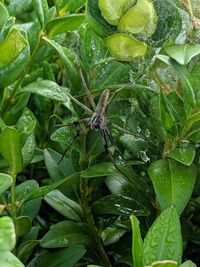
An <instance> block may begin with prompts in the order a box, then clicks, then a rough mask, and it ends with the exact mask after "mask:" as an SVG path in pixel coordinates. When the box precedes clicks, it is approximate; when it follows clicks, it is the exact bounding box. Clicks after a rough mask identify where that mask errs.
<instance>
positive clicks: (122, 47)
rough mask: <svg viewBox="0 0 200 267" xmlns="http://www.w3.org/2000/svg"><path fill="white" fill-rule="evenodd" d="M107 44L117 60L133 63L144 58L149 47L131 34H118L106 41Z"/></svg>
mask: <svg viewBox="0 0 200 267" xmlns="http://www.w3.org/2000/svg"><path fill="white" fill-rule="evenodd" d="M105 43H106V45H107V47H108V49H109V51H110V53H111V54H112V56H113V57H115V58H116V59H117V60H120V61H131V60H133V59H134V58H136V57H140V56H144V54H145V52H146V49H147V45H146V44H145V43H142V42H140V41H138V40H136V39H135V38H133V37H132V36H131V35H129V34H125V33H116V34H113V35H111V36H109V37H107V38H106V39H105Z"/></svg>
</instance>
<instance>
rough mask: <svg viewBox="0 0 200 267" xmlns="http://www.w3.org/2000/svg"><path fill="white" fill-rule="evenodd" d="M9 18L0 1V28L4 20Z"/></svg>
mask: <svg viewBox="0 0 200 267" xmlns="http://www.w3.org/2000/svg"><path fill="white" fill-rule="evenodd" d="M8 18H9V14H8V11H7V9H6V7H5V6H4V4H3V3H2V2H0V28H1V27H2V25H3V24H4V23H5V22H6V20H7V19H8Z"/></svg>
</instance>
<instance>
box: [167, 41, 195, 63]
mask: <svg viewBox="0 0 200 267" xmlns="http://www.w3.org/2000/svg"><path fill="white" fill-rule="evenodd" d="M165 52H166V53H167V55H168V56H170V57H171V58H173V59H174V60H176V61H177V62H178V63H179V64H181V65H186V64H188V63H189V62H190V60H191V59H192V58H193V57H195V56H197V55H199V54H200V45H199V44H173V45H170V46H166V47H165Z"/></svg>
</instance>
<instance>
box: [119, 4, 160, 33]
mask: <svg viewBox="0 0 200 267" xmlns="http://www.w3.org/2000/svg"><path fill="white" fill-rule="evenodd" d="M156 24H157V15H156V12H155V9H154V6H153V3H152V1H151V0H138V1H137V4H136V5H135V6H133V7H132V8H130V9H129V10H128V12H126V14H125V15H124V16H123V17H122V18H121V19H120V21H119V25H118V31H121V32H129V33H132V34H139V35H141V36H144V37H149V36H151V35H152V34H153V33H154V31H155V28H156Z"/></svg>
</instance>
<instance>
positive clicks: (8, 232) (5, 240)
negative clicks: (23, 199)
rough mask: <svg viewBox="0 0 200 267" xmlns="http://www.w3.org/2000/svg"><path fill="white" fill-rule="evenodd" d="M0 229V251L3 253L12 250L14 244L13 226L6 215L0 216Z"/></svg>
mask: <svg viewBox="0 0 200 267" xmlns="http://www.w3.org/2000/svg"><path fill="white" fill-rule="evenodd" d="M0 229H1V231H0V253H3V252H5V251H8V250H12V249H13V248H14V246H15V242H16V237H15V227H14V224H13V221H12V219H11V218H10V217H7V216H4V217H2V218H0ZM1 262H2V260H1Z"/></svg>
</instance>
